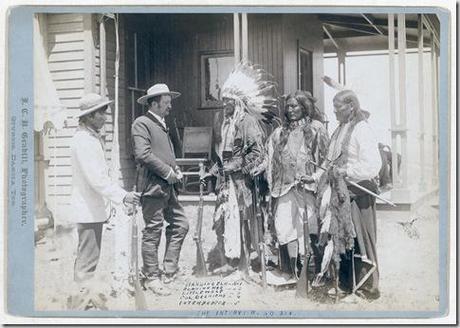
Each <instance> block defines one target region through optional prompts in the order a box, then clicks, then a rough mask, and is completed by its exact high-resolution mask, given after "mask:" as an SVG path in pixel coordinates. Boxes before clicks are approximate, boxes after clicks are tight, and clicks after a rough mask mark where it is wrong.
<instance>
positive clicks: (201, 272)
mask: <svg viewBox="0 0 460 328" xmlns="http://www.w3.org/2000/svg"><path fill="white" fill-rule="evenodd" d="M198 165H199V167H200V181H201V177H202V176H203V175H204V164H203V162H200V163H199V164H198ZM203 188H204V186H203V184H202V183H200V202H199V205H198V220H197V222H196V229H195V234H194V236H193V240H194V241H195V243H196V266H195V275H196V276H197V277H204V276H207V275H208V271H207V269H206V261H205V259H204V252H203V245H202V241H201V229H202V226H203V202H204V201H203Z"/></svg>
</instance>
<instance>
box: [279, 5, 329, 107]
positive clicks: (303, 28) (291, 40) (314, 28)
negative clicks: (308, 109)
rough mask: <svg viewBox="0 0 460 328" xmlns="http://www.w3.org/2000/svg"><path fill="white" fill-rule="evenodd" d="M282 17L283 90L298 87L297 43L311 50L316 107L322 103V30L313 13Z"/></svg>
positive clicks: (286, 91)
mask: <svg viewBox="0 0 460 328" xmlns="http://www.w3.org/2000/svg"><path fill="white" fill-rule="evenodd" d="M282 19H283V35H282V40H283V43H282V47H283V49H284V57H283V67H284V92H285V93H289V92H292V91H295V90H297V89H298V70H297V52H298V46H297V44H298V45H299V46H300V47H302V48H304V49H306V50H309V51H311V52H313V95H314V96H315V97H316V98H317V99H318V103H317V104H318V107H319V108H320V109H321V110H324V104H323V90H324V88H323V82H322V80H321V78H322V77H323V75H324V74H323V55H324V47H323V30H322V24H321V22H320V21H319V20H318V18H317V17H316V16H315V15H305V14H304V15H292V14H289V15H288V14H285V15H283V16H282Z"/></svg>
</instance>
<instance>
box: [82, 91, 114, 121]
mask: <svg viewBox="0 0 460 328" xmlns="http://www.w3.org/2000/svg"><path fill="white" fill-rule="evenodd" d="M111 103H113V100H108V99H104V98H102V97H101V96H100V95H98V94H96V93H88V94H86V95H84V96H83V97H82V98H81V100H80V113H78V114H77V115H76V117H77V118H78V117H82V116H85V115H88V114H89V113H92V112H94V111H96V110H98V109H100V108H102V107H104V106H107V105H110V104H111Z"/></svg>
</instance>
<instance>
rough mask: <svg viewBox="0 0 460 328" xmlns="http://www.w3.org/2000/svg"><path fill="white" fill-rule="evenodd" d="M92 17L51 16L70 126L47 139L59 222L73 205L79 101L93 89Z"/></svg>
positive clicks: (58, 81) (51, 49) (50, 35)
mask: <svg viewBox="0 0 460 328" xmlns="http://www.w3.org/2000/svg"><path fill="white" fill-rule="evenodd" d="M91 24H92V22H91V17H90V16H89V15H82V14H48V15H47V17H46V30H47V33H46V37H45V39H46V40H47V50H48V63H49V68H50V72H51V76H52V79H53V81H54V84H55V86H56V89H57V93H58V96H59V99H60V101H61V103H62V105H64V106H65V107H66V108H67V110H66V117H67V126H66V127H65V128H64V129H62V130H58V131H57V132H51V134H49V135H47V137H46V138H45V139H44V145H45V150H46V151H47V155H48V156H47V157H48V159H49V167H48V169H47V170H46V171H45V184H46V194H47V196H46V200H47V204H48V206H49V207H50V209H51V210H52V211H53V213H54V214H55V216H56V218H57V220H58V221H59V220H65V212H66V208H68V206H69V204H70V193H71V181H72V168H71V163H70V140H71V138H72V136H73V134H74V131H75V128H76V127H77V125H78V121H77V120H76V119H74V115H75V114H76V113H78V111H79V109H78V101H79V99H80V98H81V97H82V95H83V94H84V92H85V90H86V89H88V88H89V85H88V84H87V81H86V80H85V76H86V66H87V65H88V64H89V62H88V57H86V53H88V50H89V49H88V46H89V45H90V44H89V43H88V42H87V41H85V40H86V39H87V36H88V31H90V28H91Z"/></svg>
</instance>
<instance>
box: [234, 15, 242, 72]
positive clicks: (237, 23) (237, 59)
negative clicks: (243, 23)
mask: <svg viewBox="0 0 460 328" xmlns="http://www.w3.org/2000/svg"><path fill="white" fill-rule="evenodd" d="M239 15H240V14H239V13H234V14H233V44H234V46H233V48H234V56H235V65H237V64H238V63H239V62H240V59H241V55H240V51H241V50H240V16H239Z"/></svg>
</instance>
